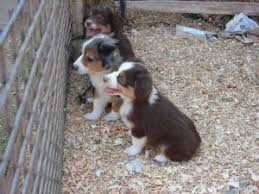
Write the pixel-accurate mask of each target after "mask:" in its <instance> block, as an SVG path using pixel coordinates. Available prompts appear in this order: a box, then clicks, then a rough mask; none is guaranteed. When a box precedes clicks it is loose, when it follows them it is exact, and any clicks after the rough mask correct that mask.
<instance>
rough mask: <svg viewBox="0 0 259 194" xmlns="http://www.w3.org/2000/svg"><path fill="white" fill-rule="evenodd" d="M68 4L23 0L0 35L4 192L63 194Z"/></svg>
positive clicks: (60, 0) (0, 184)
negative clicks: (61, 193)
mask: <svg viewBox="0 0 259 194" xmlns="http://www.w3.org/2000/svg"><path fill="white" fill-rule="evenodd" d="M69 13H70V11H69V1H67V0H58V1H57V0H19V1H18V3H17V6H16V8H15V10H14V12H13V14H12V16H11V18H10V20H9V22H8V23H7V25H6V26H5V28H4V29H3V31H2V33H1V34H0V109H1V110H0V162H1V163H0V193H1V194H6V193H10V194H14V193H23V194H29V193H42V194H51V193H55V194H56V193H60V192H61V189H62V165H63V142H64V140H63V138H64V137H63V128H64V105H65V93H66V91H65V90H66V88H65V87H66V77H67V62H68V57H69V52H68V44H69V41H70V15H69Z"/></svg>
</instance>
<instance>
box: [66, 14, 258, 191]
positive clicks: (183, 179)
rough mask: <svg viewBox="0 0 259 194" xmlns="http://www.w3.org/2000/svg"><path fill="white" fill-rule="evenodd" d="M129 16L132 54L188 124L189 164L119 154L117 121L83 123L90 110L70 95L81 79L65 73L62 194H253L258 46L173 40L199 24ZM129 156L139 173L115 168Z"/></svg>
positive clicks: (122, 133)
mask: <svg viewBox="0 0 259 194" xmlns="http://www.w3.org/2000/svg"><path fill="white" fill-rule="evenodd" d="M130 18H131V20H130V21H134V23H133V24H132V27H131V28H129V29H128V33H129V37H130V40H131V42H132V44H133V47H134V49H135V52H136V54H137V56H138V57H140V58H142V59H143V60H144V61H145V63H146V65H147V67H148V69H149V70H150V72H151V73H152V76H153V79H154V82H155V85H156V87H157V88H158V89H159V90H160V91H161V92H162V93H164V94H165V95H166V96H167V97H168V98H169V99H170V100H172V102H174V103H175V104H176V105H177V106H178V107H179V108H180V109H181V110H182V111H183V112H185V113H186V114H187V115H189V116H190V117H191V118H192V119H193V120H194V121H195V123H196V126H197V129H198V130H199V132H200V135H201V137H202V140H203V143H202V146H201V149H200V150H199V152H198V153H197V155H196V156H195V157H194V158H193V159H192V160H191V161H189V162H182V163H177V162H174V163H169V164H166V165H158V164H157V163H155V162H154V161H153V160H152V158H153V157H154V155H155V151H154V150H150V149H146V150H145V152H143V153H142V154H140V155H138V156H137V157H134V158H129V157H127V156H126V155H125V154H124V153H123V150H124V149H125V148H126V147H128V146H129V145H130V138H129V136H128V134H127V130H126V127H125V126H124V125H123V123H122V122H121V121H117V122H106V121H103V120H99V121H97V122H90V121H85V120H84V119H83V114H84V113H85V112H86V111H88V112H89V111H90V110H91V107H89V106H83V105H82V106H80V105H78V101H77V99H76V98H77V95H78V93H80V92H81V91H82V90H81V89H82V88H83V87H84V85H86V84H87V82H86V81H85V80H84V78H83V77H80V76H79V75H76V74H74V73H73V72H71V73H70V78H69V91H68V101H67V114H66V117H67V118H66V128H65V150H64V177H63V184H64V187H63V193H64V194H69V193H76V194H80V193H82V194H85V193H95V194H97V193H98V194H99V193H258V187H259V181H258V175H259V163H258V162H259V161H258V155H259V136H258V130H259V116H258V115H259V88H258V85H257V84H256V81H258V80H257V79H256V78H257V77H256V76H257V74H256V71H255V69H257V67H258V65H259V55H258V53H259V44H258V43H255V44H254V45H252V46H249V47H245V46H243V45H242V43H240V42H238V41H236V40H231V39H230V40H219V41H216V42H208V43H205V42H200V41H197V40H187V39H176V38H175V37H174V33H175V24H181V25H185V26H192V27H197V28H199V26H201V25H202V24H200V23H202V21H197V20H192V19H186V18H183V17H182V16H180V15H173V14H158V13H137V12H134V13H130ZM164 23H166V24H164ZM167 23H168V24H169V25H167ZM153 24H154V25H153ZM204 26H207V27H208V28H207V29H205V30H212V31H218V29H217V28H216V27H214V26H210V24H207V23H206V24H204ZM254 75H255V76H254ZM172 119H173V118H172ZM134 159H137V160H138V162H139V163H140V164H141V165H142V164H143V169H141V171H138V172H133V173H132V171H131V172H130V171H129V170H128V169H127V168H125V165H121V164H123V163H125V162H129V161H132V160H134Z"/></svg>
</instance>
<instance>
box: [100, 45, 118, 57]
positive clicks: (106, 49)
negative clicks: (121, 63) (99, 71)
mask: <svg viewBox="0 0 259 194" xmlns="http://www.w3.org/2000/svg"><path fill="white" fill-rule="evenodd" d="M116 48H117V45H116V44H115V43H114V42H104V43H101V44H100V45H99V52H100V53H101V54H102V55H103V56H108V55H110V54H111V53H112V52H113V51H114V50H115V49H116Z"/></svg>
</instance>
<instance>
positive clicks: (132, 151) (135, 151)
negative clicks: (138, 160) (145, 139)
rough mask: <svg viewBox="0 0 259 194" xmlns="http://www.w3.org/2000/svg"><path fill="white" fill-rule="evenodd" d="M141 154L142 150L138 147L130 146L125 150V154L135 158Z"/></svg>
mask: <svg viewBox="0 0 259 194" xmlns="http://www.w3.org/2000/svg"><path fill="white" fill-rule="evenodd" d="M140 152H141V149H140V148H139V147H138V146H134V145H132V146H130V147H128V148H126V149H125V150H124V153H125V154H127V155H128V156H135V155H137V154H139V153H140Z"/></svg>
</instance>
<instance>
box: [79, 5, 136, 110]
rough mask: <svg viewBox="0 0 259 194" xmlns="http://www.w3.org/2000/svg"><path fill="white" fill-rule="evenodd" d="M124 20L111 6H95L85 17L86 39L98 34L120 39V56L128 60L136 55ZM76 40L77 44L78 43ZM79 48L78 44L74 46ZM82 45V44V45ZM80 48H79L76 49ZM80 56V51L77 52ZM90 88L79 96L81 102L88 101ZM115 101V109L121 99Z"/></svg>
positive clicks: (114, 99)
mask: <svg viewBox="0 0 259 194" xmlns="http://www.w3.org/2000/svg"><path fill="white" fill-rule="evenodd" d="M122 27H123V25H122V22H121V18H120V16H119V15H118V14H117V13H115V12H114V11H112V9H111V8H110V7H107V6H96V7H93V8H92V9H91V11H90V13H89V16H88V17H87V18H86V19H84V28H85V39H89V38H92V37H94V36H96V35H98V34H107V35H108V34H109V35H110V36H113V37H114V38H115V39H117V40H118V43H117V44H118V49H119V51H120V56H121V57H122V58H123V60H128V59H130V58H134V57H135V53H134V51H133V48H132V45H131V43H130V41H129V39H128V37H127V36H126V35H125V34H124V33H123V32H122V31H123V30H122ZM78 44H79V42H78V43H77V42H76V41H75V45H78ZM74 47H75V48H78V46H74ZM80 47H81V46H80ZM74 50H79V49H74ZM75 55H76V56H79V53H76V54H75ZM87 91H88V90H85V91H84V92H83V93H82V94H80V95H79V96H78V98H79V101H80V103H86V102H87V100H86V98H85V96H86V94H87ZM112 101H114V102H113V103H112V105H113V106H114V108H115V110H116V109H118V108H117V107H118V106H119V104H120V100H119V99H118V98H117V97H114V98H113V99H112Z"/></svg>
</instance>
